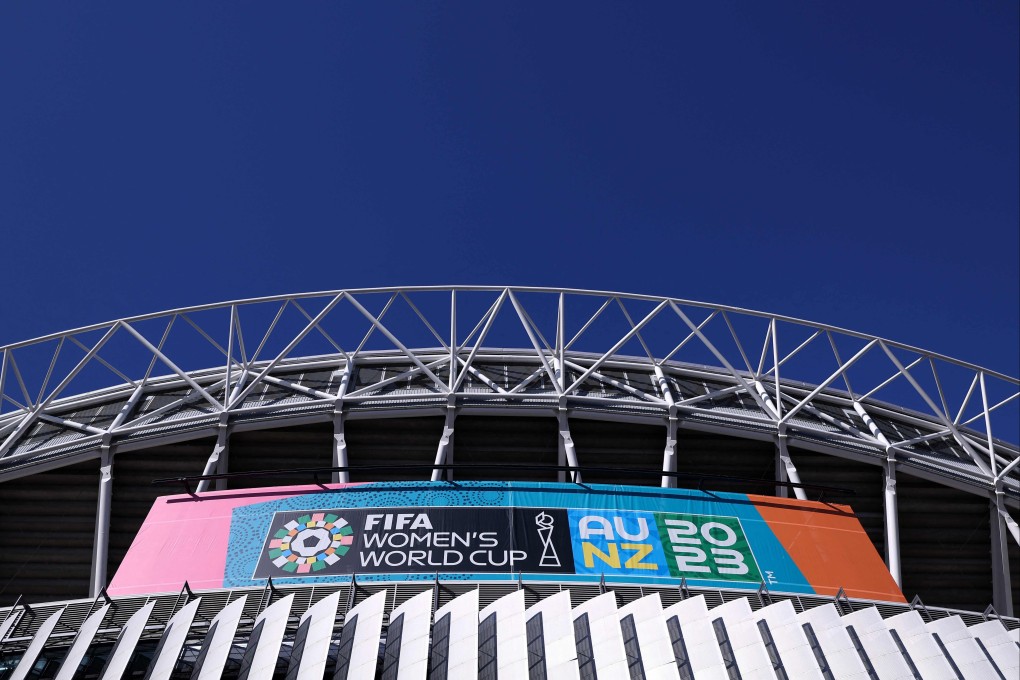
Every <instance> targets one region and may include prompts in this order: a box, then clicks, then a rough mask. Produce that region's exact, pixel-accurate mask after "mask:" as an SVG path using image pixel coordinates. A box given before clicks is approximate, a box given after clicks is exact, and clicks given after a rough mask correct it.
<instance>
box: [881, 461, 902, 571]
mask: <svg viewBox="0 0 1020 680" xmlns="http://www.w3.org/2000/svg"><path fill="white" fill-rule="evenodd" d="M883 471H884V474H883V479H884V483H883V486H884V496H883V508H884V510H885V561H886V564H887V565H888V566H889V573H890V574H891V575H892V577H893V580H894V581H896V585H898V586H900V587H901V588H902V587H903V578H902V566H901V564H900V520H899V512H898V511H897V505H896V459H895V458H893V457H891V456H890V457H888V458H886V459H885V465H884V466H883Z"/></svg>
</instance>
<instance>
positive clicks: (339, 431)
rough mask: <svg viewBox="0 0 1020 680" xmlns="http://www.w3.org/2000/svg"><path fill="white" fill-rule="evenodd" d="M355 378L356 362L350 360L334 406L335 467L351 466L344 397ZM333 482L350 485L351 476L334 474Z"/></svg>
mask: <svg viewBox="0 0 1020 680" xmlns="http://www.w3.org/2000/svg"><path fill="white" fill-rule="evenodd" d="M353 376H354V360H353V359H348V360H347V364H346V365H345V366H344V373H343V377H341V378H340V387H339V388H337V393H336V395H337V396H336V403H335V404H334V406H333V467H347V466H348V465H350V463H349V462H348V461H349V459H348V457H347V437H346V435H345V434H344V426H345V424H346V422H347V414H346V413H345V412H344V397H345V396H347V388H348V387H350V384H351V378H352V377H353ZM332 480H333V483H334V484H348V483H350V481H351V474H350V473H349V472H348V471H347V470H344V471H343V472H334V473H333V474H332Z"/></svg>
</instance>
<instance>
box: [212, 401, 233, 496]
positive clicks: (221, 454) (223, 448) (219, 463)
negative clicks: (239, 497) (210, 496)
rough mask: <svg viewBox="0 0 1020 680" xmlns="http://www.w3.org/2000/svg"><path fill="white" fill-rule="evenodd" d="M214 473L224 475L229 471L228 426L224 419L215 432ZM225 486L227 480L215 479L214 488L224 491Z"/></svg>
mask: <svg viewBox="0 0 1020 680" xmlns="http://www.w3.org/2000/svg"><path fill="white" fill-rule="evenodd" d="M215 451H216V474H218V475H225V474H227V473H228V472H230V426H229V425H227V423H226V419H224V420H223V421H221V422H220V426H219V428H218V431H217V432H216V449H215ZM226 488H227V480H225V479H217V480H216V490H217V491H224V490H226Z"/></svg>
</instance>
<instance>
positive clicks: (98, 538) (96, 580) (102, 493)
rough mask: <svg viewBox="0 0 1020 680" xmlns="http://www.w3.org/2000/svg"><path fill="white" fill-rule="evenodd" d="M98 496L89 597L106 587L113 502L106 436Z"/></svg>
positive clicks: (101, 450)
mask: <svg viewBox="0 0 1020 680" xmlns="http://www.w3.org/2000/svg"><path fill="white" fill-rule="evenodd" d="M99 456H100V457H99V498H98V499H97V501H96V533H95V541H94V543H93V547H92V583H91V587H90V588H89V597H99V593H100V592H101V591H102V590H103V588H105V587H106V566H107V557H108V555H109V552H110V506H111V504H112V503H113V452H112V451H111V450H110V441H109V438H108V437H107V438H106V439H105V441H104V442H103V445H102V447H101V449H100V454H99Z"/></svg>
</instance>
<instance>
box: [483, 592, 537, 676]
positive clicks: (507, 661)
mask: <svg viewBox="0 0 1020 680" xmlns="http://www.w3.org/2000/svg"><path fill="white" fill-rule="evenodd" d="M493 614H495V615H496V674H497V676H498V677H500V678H526V677H528V636H527V630H526V628H525V625H524V591H523V590H515V591H514V592H512V593H510V594H509V595H504V596H503V597H501V598H499V599H498V600H496V601H495V602H493V603H492V604H490V605H489V606H488V607H486V608H485V609H483V610H482V611H481V612H479V613H478V622H479V623H481V622H482V621H484V620H485V619H487V618H489V617H490V616H492V615H493Z"/></svg>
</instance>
